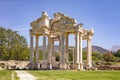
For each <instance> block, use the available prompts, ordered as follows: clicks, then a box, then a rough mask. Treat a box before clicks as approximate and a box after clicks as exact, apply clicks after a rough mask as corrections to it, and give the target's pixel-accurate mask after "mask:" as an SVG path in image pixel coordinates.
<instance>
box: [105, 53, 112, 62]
mask: <svg viewBox="0 0 120 80" xmlns="http://www.w3.org/2000/svg"><path fill="white" fill-rule="evenodd" d="M103 59H104V60H105V61H106V62H111V61H113V54H112V53H111V52H109V53H105V54H103Z"/></svg>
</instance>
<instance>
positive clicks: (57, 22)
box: [51, 13, 76, 30]
mask: <svg viewBox="0 0 120 80" xmlns="http://www.w3.org/2000/svg"><path fill="white" fill-rule="evenodd" d="M75 24H76V21H75V20H74V19H73V18H70V17H68V16H65V15H64V14H61V13H56V14H54V19H52V21H51V28H52V29H53V30H54V29H55V30H56V29H59V30H60V29H64V28H72V27H74V25H75Z"/></svg>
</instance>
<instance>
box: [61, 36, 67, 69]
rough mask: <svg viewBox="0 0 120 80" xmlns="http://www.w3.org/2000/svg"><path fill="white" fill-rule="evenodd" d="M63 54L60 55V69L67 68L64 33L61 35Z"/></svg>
mask: <svg viewBox="0 0 120 80" xmlns="http://www.w3.org/2000/svg"><path fill="white" fill-rule="evenodd" d="M60 49H61V51H60V52H61V56H60V69H66V63H65V52H64V34H62V35H61V48H60Z"/></svg>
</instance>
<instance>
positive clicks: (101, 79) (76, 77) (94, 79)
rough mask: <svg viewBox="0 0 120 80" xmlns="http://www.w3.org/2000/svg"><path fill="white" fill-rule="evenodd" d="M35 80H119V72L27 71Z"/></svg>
mask: <svg viewBox="0 0 120 80" xmlns="http://www.w3.org/2000/svg"><path fill="white" fill-rule="evenodd" d="M28 72H30V73H31V74H33V75H34V76H36V77H37V78H38V79H37V80H120V71H72V70H71V71H66V70H51V71H48V70H46V71H28Z"/></svg>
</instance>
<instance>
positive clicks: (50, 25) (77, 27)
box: [29, 12, 94, 70]
mask: <svg viewBox="0 0 120 80" xmlns="http://www.w3.org/2000/svg"><path fill="white" fill-rule="evenodd" d="M31 26H32V29H30V67H29V68H30V69H34V68H35V69H52V66H53V65H52V64H53V62H52V53H53V51H54V48H53V47H54V41H59V46H60V50H59V52H60V62H59V63H60V65H59V68H60V69H67V68H69V66H70V65H69V60H68V49H69V43H68V37H69V34H74V35H75V51H74V61H73V62H74V68H75V69H79V70H82V69H83V61H82V40H87V65H88V67H92V57H91V54H92V43H91V40H92V36H93V34H94V31H93V30H86V29H84V28H83V24H82V23H80V24H77V23H76V21H75V19H73V18H71V17H68V16H65V15H64V14H61V13H59V12H58V13H55V14H54V18H53V19H50V18H49V17H48V15H47V13H46V12H43V13H42V15H41V17H40V18H38V19H37V20H35V21H33V22H32V23H31ZM40 36H43V60H42V63H40V64H41V66H40V64H39V59H38V56H39V52H38V50H39V48H38V46H39V37H40ZM46 37H48V39H47V41H48V49H46ZM34 38H35V52H34V43H33V42H34ZM47 50H48V51H47ZM46 52H48V55H47V54H46ZM46 56H48V59H47V58H46Z"/></svg>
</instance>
